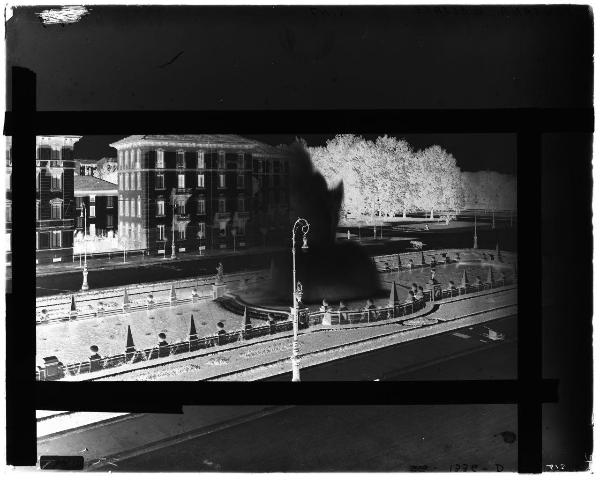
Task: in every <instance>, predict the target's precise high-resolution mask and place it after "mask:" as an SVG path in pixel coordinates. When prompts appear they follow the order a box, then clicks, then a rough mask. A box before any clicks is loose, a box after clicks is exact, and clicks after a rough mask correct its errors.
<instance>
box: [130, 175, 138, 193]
mask: <svg viewBox="0 0 600 480" xmlns="http://www.w3.org/2000/svg"><path fill="white" fill-rule="evenodd" d="M129 178H130V181H131V189H132V190H137V187H136V185H135V173H130V174H129Z"/></svg>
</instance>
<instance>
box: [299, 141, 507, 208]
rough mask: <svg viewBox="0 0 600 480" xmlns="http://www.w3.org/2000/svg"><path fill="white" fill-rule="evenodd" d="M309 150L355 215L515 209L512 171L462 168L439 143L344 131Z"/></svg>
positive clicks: (345, 205) (344, 205)
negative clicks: (417, 145)
mask: <svg viewBox="0 0 600 480" xmlns="http://www.w3.org/2000/svg"><path fill="white" fill-rule="evenodd" d="M309 150H310V153H311V157H312V160H313V162H314V165H315V167H316V168H317V169H318V170H319V171H320V172H321V173H322V174H323V176H324V177H325V179H326V181H327V183H328V186H329V187H330V188H333V187H334V186H336V185H338V184H339V182H340V181H343V182H344V192H345V196H344V203H343V206H342V210H343V211H346V212H351V213H352V214H355V215H364V214H368V215H370V216H371V217H373V216H375V215H379V216H392V215H397V214H400V213H402V214H404V215H406V212H408V211H417V210H418V211H428V212H431V215H432V216H433V213H434V211H438V212H439V211H456V210H460V209H463V208H481V209H486V210H506V209H512V210H514V209H516V179H515V178H514V177H513V176H510V175H502V174H500V173H497V172H490V171H481V172H461V170H460V168H459V167H458V165H457V164H456V159H455V158H454V156H453V155H452V154H451V153H450V152H447V151H446V150H444V149H443V148H442V147H440V146H439V145H432V146H431V147H428V148H425V149H422V150H417V151H415V150H414V149H413V148H412V146H411V145H410V144H409V143H408V142H407V141H406V140H404V139H397V138H394V137H390V136H387V135H385V136H382V137H378V138H377V139H376V140H375V141H372V140H366V139H365V138H363V137H361V136H357V135H352V134H343V135H337V136H336V137H334V138H332V139H330V140H328V141H327V143H326V144H325V145H324V146H319V147H309Z"/></svg>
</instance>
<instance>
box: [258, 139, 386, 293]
mask: <svg viewBox="0 0 600 480" xmlns="http://www.w3.org/2000/svg"><path fill="white" fill-rule="evenodd" d="M290 150H291V154H292V156H293V158H292V159H291V161H290V172H291V175H290V179H291V184H290V206H291V212H292V214H293V216H292V218H293V219H295V218H296V217H302V218H306V219H307V220H308V221H309V223H310V234H309V236H310V248H309V249H308V251H306V252H302V253H298V254H297V255H296V270H297V274H296V275H297V279H299V280H300V281H302V284H303V285H304V293H303V295H304V302H305V303H313V302H320V300H321V299H323V298H330V299H335V300H341V299H358V298H360V299H364V298H367V297H371V296H377V295H378V294H379V293H380V289H381V287H380V283H379V276H378V274H377V271H376V269H375V266H374V265H373V263H372V262H371V259H370V257H369V255H368V254H367V252H366V251H365V250H364V249H363V247H361V246H360V245H358V244H356V243H354V242H347V241H346V242H343V243H337V242H336V228H337V225H338V222H339V217H340V207H341V204H342V200H343V196H344V188H343V184H342V183H340V184H338V185H337V186H336V187H335V188H333V189H329V188H328V187H327V183H326V181H325V179H324V178H323V176H322V175H321V174H320V173H319V172H318V171H316V170H315V169H314V167H313V163H312V160H311V158H310V154H309V153H308V151H307V150H306V148H305V146H304V145H303V144H302V143H300V142H298V141H297V142H296V143H295V144H294V145H292V146H291V147H290ZM300 239H301V238H300ZM290 246H291V241H290ZM291 262H292V258H291V255H290V254H289V253H288V252H285V253H284V254H282V255H278V256H276V257H275V258H274V262H273V277H272V281H271V285H270V290H271V292H270V296H271V298H273V297H275V298H277V299H278V300H279V301H281V302H282V303H283V304H289V303H291V301H292V265H291Z"/></svg>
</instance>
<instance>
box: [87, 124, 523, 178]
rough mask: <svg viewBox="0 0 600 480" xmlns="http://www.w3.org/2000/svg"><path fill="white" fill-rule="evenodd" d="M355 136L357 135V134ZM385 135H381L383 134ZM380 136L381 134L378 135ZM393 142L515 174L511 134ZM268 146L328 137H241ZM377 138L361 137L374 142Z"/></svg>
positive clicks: (94, 141) (104, 141)
mask: <svg viewBox="0 0 600 480" xmlns="http://www.w3.org/2000/svg"><path fill="white" fill-rule="evenodd" d="M358 134H359V133H358ZM384 134H385V133H384ZM382 135H383V134H382ZM388 135H390V136H394V137H396V138H404V139H405V140H407V141H408V143H410V144H411V145H412V146H413V148H415V149H422V148H426V147H429V146H431V145H440V146H441V147H443V148H444V149H445V150H447V151H448V152H450V153H452V154H453V155H454V157H455V158H456V161H457V164H458V166H459V167H460V168H461V170H464V171H477V170H494V171H497V172H500V173H507V174H514V173H515V172H516V150H515V148H516V145H515V136H514V135H512V134H402V133H389V134H388ZM124 136H126V135H87V136H84V137H83V138H82V139H81V140H79V141H78V142H77V143H76V144H75V155H76V157H77V158H92V159H99V158H102V157H105V156H108V157H114V156H116V150H115V149H113V148H112V147H110V146H109V144H110V143H112V142H114V141H116V140H119V139H121V138H123V137H124ZM243 136H245V137H248V138H254V139H256V140H259V141H263V142H265V143H269V144H271V145H279V144H289V143H291V142H293V141H294V139H295V137H296V136H298V137H301V138H304V139H305V140H306V141H307V143H308V144H309V145H310V146H319V145H324V144H325V143H326V142H327V140H328V139H329V138H331V136H330V135H314V134H305V135H303V134H298V135H243ZM377 136H378V135H364V137H365V138H367V139H375V138H376V137H377Z"/></svg>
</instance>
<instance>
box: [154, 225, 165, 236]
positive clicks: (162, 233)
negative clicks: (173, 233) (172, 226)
mask: <svg viewBox="0 0 600 480" xmlns="http://www.w3.org/2000/svg"><path fill="white" fill-rule="evenodd" d="M156 228H157V230H158V239H159V240H164V239H165V226H164V225H157V226H156Z"/></svg>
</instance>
